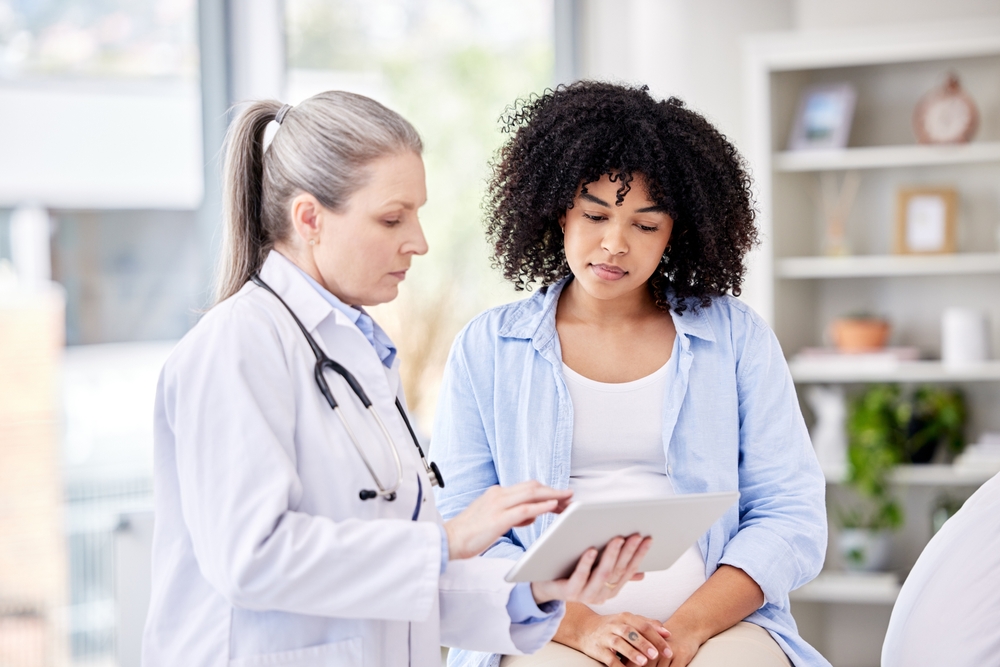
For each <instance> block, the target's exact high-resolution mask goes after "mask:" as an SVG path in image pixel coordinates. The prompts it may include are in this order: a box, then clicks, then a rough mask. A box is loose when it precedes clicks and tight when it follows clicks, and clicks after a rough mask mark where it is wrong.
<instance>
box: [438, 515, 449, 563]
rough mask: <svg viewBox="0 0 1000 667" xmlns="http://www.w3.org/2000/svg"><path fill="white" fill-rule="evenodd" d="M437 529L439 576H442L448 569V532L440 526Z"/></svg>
mask: <svg viewBox="0 0 1000 667" xmlns="http://www.w3.org/2000/svg"><path fill="white" fill-rule="evenodd" d="M438 528H440V529H441V574H444V571H445V570H447V569H448V531H447V530H445V529H444V526H442V525H441V524H438Z"/></svg>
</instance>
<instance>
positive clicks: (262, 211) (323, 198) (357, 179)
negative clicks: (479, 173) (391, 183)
mask: <svg viewBox="0 0 1000 667" xmlns="http://www.w3.org/2000/svg"><path fill="white" fill-rule="evenodd" d="M282 106H283V105H282V104H281V102H277V101H275V100H262V101H259V102H253V103H251V104H250V105H249V106H247V108H246V109H245V110H244V111H243V113H241V114H240V116H239V118H237V119H236V121H235V122H233V124H232V126H231V127H230V128H229V132H228V133H227V135H226V166H225V172H224V173H225V175H224V179H225V185H224V188H225V196H224V202H223V205H224V217H225V239H224V243H223V251H222V257H221V260H220V262H219V267H218V276H217V285H216V303H218V302H220V301H223V300H224V299H227V298H229V297H230V296H232V295H233V294H235V293H236V292H238V291H239V290H240V288H242V287H243V285H244V284H245V283H246V282H247V281H248V280H249V279H250V276H251V275H252V274H253V273H255V272H256V271H259V270H260V267H261V266H262V265H263V264H264V260H265V259H266V258H267V254H268V253H269V252H270V251H271V249H272V248H273V247H274V244H275V243H277V242H279V241H284V240H286V239H287V238H288V237H289V235H290V233H291V229H292V225H291V216H290V212H289V208H288V207H289V202H290V201H291V200H292V199H293V198H294V197H295V196H296V195H298V194H301V193H303V192H308V193H309V194H311V195H313V196H314V197H316V199H318V200H319V202H320V203H321V204H322V205H323V206H325V207H327V208H328V209H331V210H334V211H337V210H341V209H342V207H343V206H344V204H346V202H347V200H348V199H349V198H350V196H351V195H352V194H354V193H355V192H356V191H357V190H358V189H359V188H362V187H364V185H365V182H366V179H367V176H368V175H367V173H366V171H365V169H364V167H365V166H366V165H368V164H369V163H370V162H372V161H373V160H376V159H378V158H380V157H384V156H386V155H393V154H396V153H402V152H405V151H413V152H415V153H417V154H418V155H419V154H420V153H421V152H422V150H423V144H422V143H421V141H420V135H418V134H417V131H416V130H415V129H414V128H413V126H412V125H411V124H410V123H409V122H408V121H407V120H406V119H405V118H403V117H402V116H400V115H399V114H398V113H396V112H395V111H391V110H390V109H387V108H386V107H384V106H382V105H381V104H379V103H378V102H376V101H375V100H372V99H369V98H367V97H364V96H362V95H355V94H353V93H345V92H341V91H328V92H325V93H319V94H318V95H314V96H313V97H310V98H309V99H308V100H306V101H304V102H302V103H301V104H299V105H297V106H295V107H292V108H291V109H286V110H285V113H284V114H283V116H284V117H283V118H282V119H281V126H280V128H279V129H278V131H277V132H275V134H274V138H273V139H272V141H271V144H270V145H269V146H268V147H267V150H264V131H265V129H266V128H267V125H268V123H270V122H271V121H273V120H275V117H276V116H277V114H278V112H279V111H281V109H282Z"/></svg>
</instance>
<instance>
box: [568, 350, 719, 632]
mask: <svg viewBox="0 0 1000 667" xmlns="http://www.w3.org/2000/svg"><path fill="white" fill-rule="evenodd" d="M676 357H677V355H676V354H672V355H671V357H670V360H669V361H668V362H667V363H666V364H664V365H663V366H662V367H661V368H660V369H659V370H658V371H656V372H655V373H653V374H652V375H647V376H646V377H644V378H640V379H638V380H634V381H632V382H623V383H616V384H611V383H606V382H596V381H594V380H591V379H589V378H586V377H584V376H582V375H580V374H579V373H577V372H575V371H574V370H573V369H571V368H570V367H569V366H567V365H566V364H563V377H564V378H565V379H566V386H567V387H568V388H569V394H570V397H571V399H572V401H573V450H572V455H571V460H570V479H569V487H570V488H571V489H572V490H573V499H574V500H615V499H625V498H656V497H664V496H672V495H674V487H673V484H671V482H670V477H668V476H667V473H666V468H667V461H666V456H665V453H664V442H663V401H664V398H665V396H666V391H667V388H668V387H670V386H672V385H673V384H674V383H673V379H674V378H675V376H676V372H677V370H676V362H675V361H674V360H675V359H676ZM704 583H705V559H704V557H703V556H702V554H701V550H700V549H699V548H698V545H697V544H695V545H694V546H692V547H691V548H690V549H688V550H687V551H686V552H685V553H684V555H682V556H681V557H680V559H679V560H678V561H677V562H676V563H674V565H673V566H672V567H670V569H668V570H663V571H661V572H647V573H646V578H645V579H644V580H642V581H632V582H629V583H628V584H626V585H625V587H624V588H623V589H622V590H621V591H620V592H619V593H618V595H617V596H615V597H613V598H612V599H611V600H609V601H607V602H606V603H604V604H602V605H591V608H592V609H593V610H594V611H596V612H597V613H599V614H617V613H619V612H626V611H627V612H631V613H633V614H639V615H640V616H646V617H648V618H652V619H655V620H657V621H665V620H667V618H669V617H670V616H671V615H672V614H673V613H674V612H675V611H677V608H678V607H680V606H681V604H682V603H683V602H684V601H685V600H687V599H688V597H690V596H691V594H692V593H694V592H695V591H696V590H697V589H698V588H699V587H700V586H701V585H702V584H704Z"/></svg>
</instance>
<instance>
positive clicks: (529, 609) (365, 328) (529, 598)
mask: <svg viewBox="0 0 1000 667" xmlns="http://www.w3.org/2000/svg"><path fill="white" fill-rule="evenodd" d="M292 266H295V264H294V263H292ZM295 268H296V270H298V272H299V273H301V274H302V275H303V276H305V279H306V280H308V281H309V284H310V285H312V286H313V289H315V290H316V291H317V292H319V294H320V296H322V297H323V298H324V299H326V301H327V302H328V303H329V304H330V305H331V306H333V307H334V308H336V309H337V310H339V311H340V312H342V313H343V314H344V315H346V316H347V317H348V318H349V319H350V320H351V321H352V322H354V325H355V326H356V327H358V329H360V330H361V333H363V334H364V335H365V338H367V339H368V342H369V343H371V345H372V347H374V348H375V352H376V353H378V356H379V359H381V360H382V364H383V365H385V367H386V368H392V362H393V360H395V358H396V346H395V345H394V344H393V342H392V339H390V338H389V336H388V334H386V333H385V331H383V330H382V327H380V326H379V325H378V322H376V321H375V320H374V319H372V317H371V315H369V314H368V313H366V312H365V311H363V310H361V309H360V308H354V307H352V306H348V305H347V304H346V303H344V302H343V301H341V300H340V299H338V298H337V297H336V296H334V295H333V293H332V292H330V290H328V289H326V288H325V287H323V286H322V285H320V284H319V283H318V282H316V281H315V280H314V279H313V278H312V276H310V275H309V274H308V273H306V272H305V271H303V270H302V269H301V268H299V267H298V266H295ZM439 527H440V529H441V572H442V574H443V573H444V571H445V569H446V568H447V567H448V533H447V532H445V529H444V526H439ZM542 607H544V609H543V608H542ZM561 611H562V605H561V604H559V603H555V602H548V603H545V604H543V605H541V607H539V605H538V604H536V603H535V596H534V595H533V594H532V593H531V585H530V584H525V583H522V584H517V585H516V586H514V589H513V590H512V591H511V593H510V600H509V601H508V602H507V613H508V614H510V619H511V622H513V623H519V624H531V623H541V622H543V621H547V620H549V619H551V618H552V617H553V616H554V615H555V614H558V613H560V612H561Z"/></svg>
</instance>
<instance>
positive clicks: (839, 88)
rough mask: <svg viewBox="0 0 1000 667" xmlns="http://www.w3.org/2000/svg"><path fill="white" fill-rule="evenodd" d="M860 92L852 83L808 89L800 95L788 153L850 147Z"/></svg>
mask: <svg viewBox="0 0 1000 667" xmlns="http://www.w3.org/2000/svg"><path fill="white" fill-rule="evenodd" d="M857 100H858V93H857V90H856V89H855V88H854V86H853V85H851V84H850V83H826V84H818V85H813V86H809V87H808V88H806V89H804V90H803V91H802V94H801V95H800V96H799V103H798V107H797V108H796V111H795V122H794V124H793V125H792V133H791V135H790V136H789V138H788V150H791V151H805V150H836V149H840V148H846V147H847V140H848V138H849V137H850V134H851V123H852V122H853V120H854V107H855V105H856V103H857Z"/></svg>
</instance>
